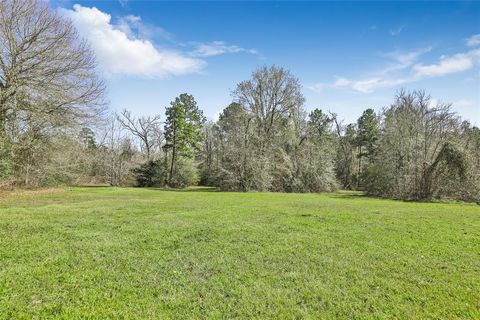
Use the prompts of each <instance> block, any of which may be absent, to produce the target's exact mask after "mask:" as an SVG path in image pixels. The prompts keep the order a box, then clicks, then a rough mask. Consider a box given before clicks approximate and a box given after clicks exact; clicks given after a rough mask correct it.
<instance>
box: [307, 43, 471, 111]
mask: <svg viewBox="0 0 480 320" xmlns="http://www.w3.org/2000/svg"><path fill="white" fill-rule="evenodd" d="M430 50H431V48H430V47H429V48H423V49H418V50H415V51H411V52H403V53H402V52H391V53H388V54H386V55H384V56H385V57H387V58H390V59H391V60H393V62H392V63H391V64H390V65H388V66H387V67H385V68H383V69H381V70H379V71H377V72H375V73H372V74H371V75H370V76H367V77H364V78H361V79H348V78H345V77H337V79H336V80H335V81H334V82H333V83H331V84H328V83H317V84H315V85H313V86H309V87H308V88H309V89H311V90H313V91H315V92H321V91H322V90H323V89H325V88H341V89H351V90H354V91H357V92H362V93H371V92H374V91H375V90H376V89H379V88H389V87H395V86H398V85H402V84H405V83H410V82H415V81H419V80H422V79H425V78H429V77H439V76H444V75H447V74H451V73H458V72H463V71H466V70H469V69H471V68H472V67H473V66H475V65H477V64H479V63H480V49H474V50H470V51H468V52H464V53H457V54H455V55H452V56H442V57H440V60H439V62H438V63H434V64H429V65H425V64H421V63H417V64H415V62H416V61H417V60H418V59H419V58H420V56H421V55H423V54H424V53H427V52H429V51H430ZM402 70H403V72H401V71H402ZM463 105H465V104H463Z"/></svg>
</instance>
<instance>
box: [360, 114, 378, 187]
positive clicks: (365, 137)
mask: <svg viewBox="0 0 480 320" xmlns="http://www.w3.org/2000/svg"><path fill="white" fill-rule="evenodd" d="M379 135H380V124H379V121H378V117H377V115H376V114H375V111H373V109H366V110H365V111H364V112H363V114H362V115H361V116H360V118H358V120H357V135H356V140H355V142H356V145H357V148H358V153H357V159H358V173H357V188H358V187H360V184H361V180H362V170H363V166H364V165H365V164H364V163H362V160H363V158H367V160H369V161H372V160H373V157H374V155H375V149H376V144H377V141H378V138H379Z"/></svg>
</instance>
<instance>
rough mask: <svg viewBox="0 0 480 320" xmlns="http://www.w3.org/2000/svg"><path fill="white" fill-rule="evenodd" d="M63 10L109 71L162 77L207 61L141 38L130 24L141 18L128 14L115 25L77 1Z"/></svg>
mask: <svg viewBox="0 0 480 320" xmlns="http://www.w3.org/2000/svg"><path fill="white" fill-rule="evenodd" d="M62 12H63V14H65V15H66V16H68V17H69V18H71V19H72V21H73V23H74V25H75V26H76V27H77V29H78V31H79V33H80V35H82V36H83V37H84V38H86V39H87V40H88V41H89V42H90V45H91V47H92V49H93V50H94V52H95V54H96V56H97V60H98V62H99V64H100V67H101V68H103V69H104V71H105V72H106V73H107V74H114V75H130V76H140V77H153V78H160V77H165V76H169V75H182V74H188V73H194V72H198V71H200V70H201V69H202V68H203V67H204V66H205V64H206V63H205V62H204V61H202V60H199V59H194V58H191V57H188V56H187V55H184V54H182V53H180V52H176V51H172V50H166V49H160V48H157V47H155V46H154V45H153V43H152V42H151V41H149V40H147V39H143V38H139V37H138V34H135V33H134V32H133V31H132V29H131V24H135V23H139V22H140V18H139V17H135V16H127V17H126V18H125V20H124V22H123V24H122V23H121V24H120V26H116V25H113V24H112V23H111V16H110V15H109V14H107V13H104V12H102V11H100V10H98V9H97V8H95V7H92V8H88V7H83V6H81V5H79V4H76V5H74V6H73V10H66V9H62ZM129 23H130V26H129ZM127 26H128V28H127Z"/></svg>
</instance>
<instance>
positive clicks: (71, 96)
mask: <svg viewBox="0 0 480 320" xmlns="http://www.w3.org/2000/svg"><path fill="white" fill-rule="evenodd" d="M95 66H96V65H95V59H94V55H93V53H92V51H91V50H90V48H89V46H88V45H87V44H86V42H85V41H84V40H82V39H81V38H80V37H79V36H78V34H77V32H76V30H75V28H74V27H73V25H72V23H71V22H70V21H68V20H66V19H64V18H62V17H61V16H60V15H59V13H57V12H56V11H54V10H51V9H50V7H49V6H48V3H47V2H45V1H41V0H3V1H1V2H0V131H1V132H2V133H6V130H7V127H8V124H9V122H10V121H12V122H13V121H14V120H17V121H20V120H23V121H26V120H28V118H29V117H32V116H34V117H36V118H41V119H42V121H41V123H42V124H43V125H44V126H46V125H52V126H65V125H67V124H71V123H77V122H79V121H81V120H85V119H88V118H90V117H92V116H95V115H97V114H98V113H99V111H101V110H102V107H103V94H104V84H103V82H102V81H101V80H100V79H99V78H98V77H97V75H96V73H95Z"/></svg>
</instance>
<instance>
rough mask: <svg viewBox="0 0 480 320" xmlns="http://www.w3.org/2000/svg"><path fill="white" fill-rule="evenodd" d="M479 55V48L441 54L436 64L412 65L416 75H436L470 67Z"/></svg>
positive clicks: (460, 70)
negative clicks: (446, 54)
mask: <svg viewBox="0 0 480 320" xmlns="http://www.w3.org/2000/svg"><path fill="white" fill-rule="evenodd" d="M479 57H480V49H477V50H471V51H469V52H466V53H457V54H455V55H453V56H442V57H440V61H439V62H438V63H436V64H430V65H424V64H417V65H415V66H414V67H413V69H414V71H415V72H416V76H417V77H438V76H444V75H447V74H450V73H457V72H462V71H465V70H468V69H470V68H472V67H473V66H474V65H475V64H476V63H477V62H478V58H479Z"/></svg>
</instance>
